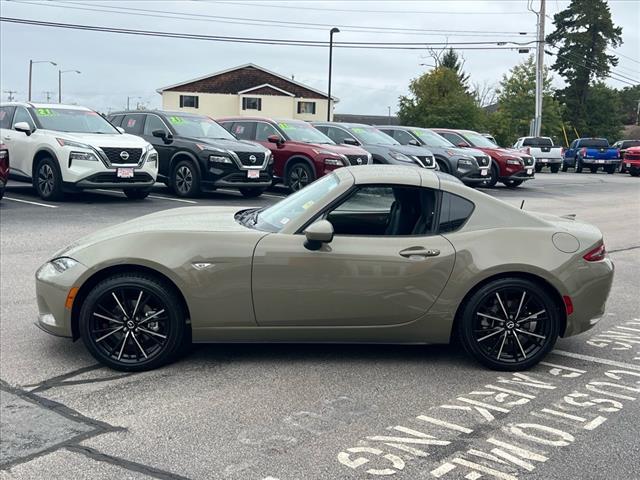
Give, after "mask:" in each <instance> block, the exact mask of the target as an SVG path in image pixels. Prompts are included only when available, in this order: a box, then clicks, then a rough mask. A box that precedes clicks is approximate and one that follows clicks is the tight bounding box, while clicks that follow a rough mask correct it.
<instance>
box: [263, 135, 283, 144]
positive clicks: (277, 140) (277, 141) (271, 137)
mask: <svg viewBox="0 0 640 480" xmlns="http://www.w3.org/2000/svg"><path fill="white" fill-rule="evenodd" d="M267 142H269V143H275V144H276V145H282V144H283V143H284V140H283V139H282V137H281V136H280V135H269V136H268V137H267Z"/></svg>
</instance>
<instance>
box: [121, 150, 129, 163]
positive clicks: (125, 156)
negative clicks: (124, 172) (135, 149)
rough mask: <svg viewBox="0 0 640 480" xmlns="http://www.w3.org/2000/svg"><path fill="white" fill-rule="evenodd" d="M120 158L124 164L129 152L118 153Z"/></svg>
mask: <svg viewBox="0 0 640 480" xmlns="http://www.w3.org/2000/svg"><path fill="white" fill-rule="evenodd" d="M120 158H121V159H122V160H124V161H125V162H126V161H127V160H129V152H127V151H122V152H120Z"/></svg>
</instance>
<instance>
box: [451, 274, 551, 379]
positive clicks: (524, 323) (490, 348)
mask: <svg viewBox="0 0 640 480" xmlns="http://www.w3.org/2000/svg"><path fill="white" fill-rule="evenodd" d="M559 320H560V313H559V310H558V307H557V305H556V303H555V302H554V300H553V298H552V297H551V296H550V295H549V294H548V293H547V292H546V291H545V290H544V289H543V288H541V287H540V286H539V285H538V284H536V283H534V282H531V281H529V280H525V279H520V278H504V279H500V280H496V281H494V282H491V283H489V284H487V285H485V286H484V287H482V288H480V289H479V290H478V291H477V292H475V293H474V294H473V295H472V296H471V298H469V300H468V301H467V302H466V304H465V306H464V308H463V311H462V317H461V318H460V321H459V324H458V327H459V329H458V334H459V336H460V339H461V340H462V344H463V345H464V347H465V349H466V350H467V352H469V353H470V354H471V355H472V356H473V357H475V358H476V359H477V360H478V361H480V362H481V363H483V364H484V365H486V366H488V367H489V368H492V369H495V370H507V371H516V370H524V369H527V368H530V367H532V366H533V365H535V364H536V363H538V362H539V361H540V360H541V359H542V358H544V356H545V355H546V354H547V353H548V352H549V351H550V350H551V349H552V348H553V346H554V344H555V342H556V340H557V338H558V326H559V323H560V322H559Z"/></svg>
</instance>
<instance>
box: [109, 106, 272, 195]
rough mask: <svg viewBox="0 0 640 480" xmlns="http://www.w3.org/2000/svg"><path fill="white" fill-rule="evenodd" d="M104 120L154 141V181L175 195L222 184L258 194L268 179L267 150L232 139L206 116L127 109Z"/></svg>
mask: <svg viewBox="0 0 640 480" xmlns="http://www.w3.org/2000/svg"><path fill="white" fill-rule="evenodd" d="M109 121H110V122H111V123H113V125H115V126H116V127H121V128H123V129H124V130H125V131H126V132H127V133H130V134H133V135H139V136H141V137H143V138H144V139H145V140H147V141H148V142H149V143H151V144H152V145H153V146H154V148H155V149H156V150H157V152H158V155H159V158H160V163H159V167H158V180H159V181H162V182H164V183H165V184H166V185H167V186H170V187H171V188H172V189H173V191H174V192H175V193H176V195H178V196H180V197H192V196H197V195H198V194H199V193H200V192H201V191H202V190H208V191H211V190H215V189H217V188H221V187H224V188H237V189H239V190H240V192H241V193H242V194H243V195H244V196H246V197H257V196H259V195H260V194H262V192H264V191H265V190H266V189H267V188H268V187H269V186H271V183H272V181H273V176H272V170H273V160H272V158H271V152H270V151H269V150H268V149H266V148H264V147H263V146H261V145H258V144H256V143H253V142H246V141H242V140H238V139H236V137H234V136H233V135H232V134H231V133H229V132H228V131H227V130H225V129H224V128H223V127H222V126H221V125H220V124H219V123H217V122H215V121H214V120H212V119H211V118H209V117H207V116H205V115H196V114H191V113H184V112H161V111H156V110H153V111H130V112H116V113H112V114H111V115H109Z"/></svg>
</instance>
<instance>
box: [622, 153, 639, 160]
mask: <svg viewBox="0 0 640 480" xmlns="http://www.w3.org/2000/svg"><path fill="white" fill-rule="evenodd" d="M624 159H625V160H640V153H627V154H626V155H625V156H624Z"/></svg>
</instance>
